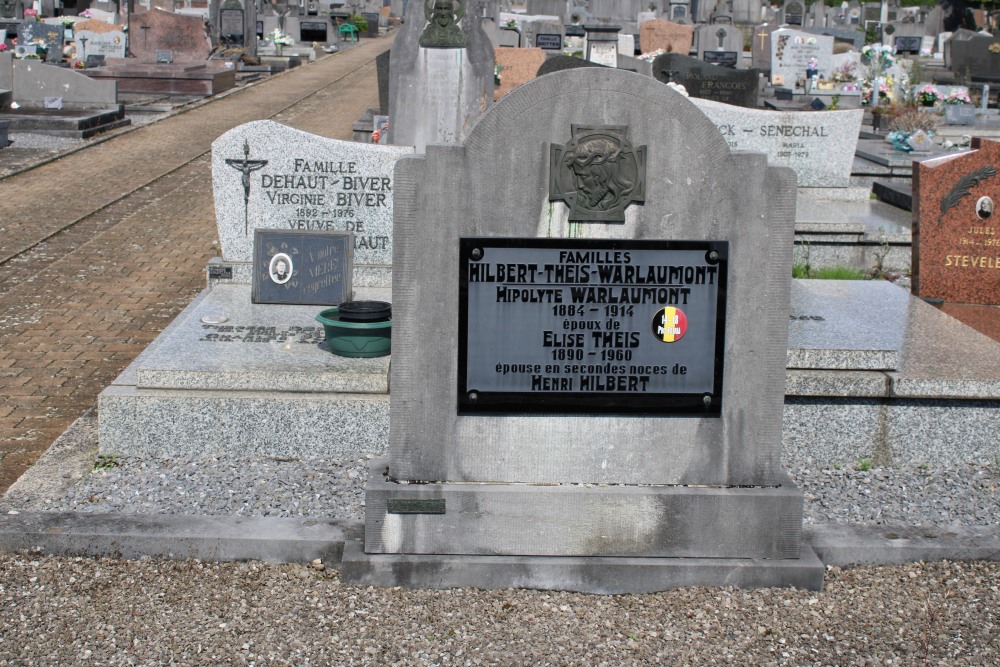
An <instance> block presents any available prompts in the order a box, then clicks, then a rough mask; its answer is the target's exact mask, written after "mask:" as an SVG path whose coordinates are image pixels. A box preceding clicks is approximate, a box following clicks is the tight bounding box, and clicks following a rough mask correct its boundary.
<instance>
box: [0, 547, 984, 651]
mask: <svg viewBox="0 0 1000 667" xmlns="http://www.w3.org/2000/svg"><path fill="white" fill-rule="evenodd" d="M0 573H2V583H0V665H17V666H18V667H28V666H32V665H261V666H263V665H296V666H305V665H503V666H510V665H533V666H543V665H587V666H588V667H591V666H597V665H606V666H614V667H618V666H621V665H657V664H668V665H949V666H950V665H976V666H980V667H983V666H986V665H996V664H1000V628H998V620H1000V611H998V609H1000V593H998V584H997V582H998V581H1000V563H971V564H961V563H952V562H944V563H933V564H922V563H918V564H913V565H906V566H901V567H878V568H868V567H865V568H854V569H849V570H842V569H839V568H829V569H828V571H827V578H826V589H825V590H824V591H823V592H822V593H814V592H807V591H794V590H787V589H763V590H757V591H743V590H736V589H732V588H721V589H705V588H687V589H680V590H676V591H669V592H666V593H658V594H654V595H642V596H638V595H625V596H591V595H581V594H575V593H545V592H538V591H526V590H503V591H479V590H471V589H453V590H448V591H410V590H401V589H396V588H393V589H375V588H355V587H350V586H346V585H343V584H342V583H341V582H340V580H339V578H338V576H337V573H336V572H335V571H333V570H325V571H318V570H316V569H312V568H310V567H308V566H302V565H281V566H276V565H263V564H260V563H203V562H197V561H157V560H151V559H143V560H139V561H132V562H129V561H119V560H109V559H99V560H94V559H86V558H40V557H39V558H32V557H25V556H0Z"/></svg>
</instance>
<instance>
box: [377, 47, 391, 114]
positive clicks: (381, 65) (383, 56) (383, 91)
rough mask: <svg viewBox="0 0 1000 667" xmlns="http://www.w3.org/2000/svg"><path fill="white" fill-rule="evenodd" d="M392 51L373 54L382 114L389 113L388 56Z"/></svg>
mask: <svg viewBox="0 0 1000 667" xmlns="http://www.w3.org/2000/svg"><path fill="white" fill-rule="evenodd" d="M391 55H392V53H391V50H390V51H383V52H382V53H380V54H378V55H377V56H375V73H376V75H377V76H378V106H379V111H381V112H382V114H383V115H386V116H388V115H389V58H390V57H391Z"/></svg>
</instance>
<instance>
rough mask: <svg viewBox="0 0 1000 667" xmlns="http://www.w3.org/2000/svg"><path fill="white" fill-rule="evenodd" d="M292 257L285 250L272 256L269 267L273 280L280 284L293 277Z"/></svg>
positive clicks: (268, 270) (269, 273)
mask: <svg viewBox="0 0 1000 667" xmlns="http://www.w3.org/2000/svg"><path fill="white" fill-rule="evenodd" d="M293 270H294V268H293V267H292V258H291V257H289V256H288V255H286V254H285V253H283V252H279V253H278V254H277V255H275V256H274V257H272V258H271V263H270V264H269V265H268V267H267V272H268V275H270V276H271V280H272V281H274V282H275V283H276V284H278V285H284V284H285V283H287V282H288V281H289V280H291V278H292V271H293Z"/></svg>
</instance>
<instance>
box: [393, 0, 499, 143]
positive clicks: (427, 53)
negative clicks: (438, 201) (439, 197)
mask: <svg viewBox="0 0 1000 667" xmlns="http://www.w3.org/2000/svg"><path fill="white" fill-rule="evenodd" d="M444 5H448V6H452V7H454V5H452V4H451V3H450V2H449V0H439V2H438V3H437V5H436V7H437V11H438V14H443V13H446V12H445V10H446V9H447V8H446V7H444ZM457 6H458V7H463V6H464V5H463V3H459V4H458V5H457ZM455 11H457V10H455V9H454V8H453V9H452V12H453V14H452V21H451V23H449V25H448V26H447V27H441V26H440V24H439V23H440V22H436V23H434V24H433V25H437V26H438V28H437V29H433V28H431V25H432V24H431V23H430V21H428V20H426V18H425V16H424V12H425V6H422V5H421V4H420V3H415V2H411V3H410V4H409V9H408V11H407V17H406V19H407V20H406V23H404V24H403V28H402V30H401V31H400V33H399V34H398V35H397V36H396V39H395V42H394V43H393V46H392V55H391V56H390V67H389V76H390V82H389V118H390V125H389V133H390V137H389V140H390V141H391V142H392V143H393V144H397V145H401V146H414V147H416V150H417V152H423V151H424V150H425V149H426V147H427V145H428V144H436V143H451V142H457V141H461V140H462V139H463V138H465V136H466V134H467V133H468V131H469V130H470V129H471V127H472V125H473V124H474V123H475V121H476V119H477V118H479V116H481V115H482V114H483V112H484V111H485V110H486V109H487V108H489V106H490V105H491V104H492V103H493V87H494V84H493V79H494V59H493V58H494V56H493V44H492V43H491V42H490V40H489V37H487V35H486V33H485V32H483V28H482V22H481V21H480V18H479V16H473V15H470V14H468V13H464V16H463V17H461V18H463V20H462V21H458V18H459V14H455V13H454V12H455ZM432 16H434V15H433V14H432ZM457 33H460V34H461V36H460V37H459V36H458V34H457ZM438 41H440V42H441V43H445V42H447V43H449V44H452V45H451V46H422V44H431V43H436V42H438ZM458 42H463V44H464V45H463V46H461V47H459V46H455V44H458Z"/></svg>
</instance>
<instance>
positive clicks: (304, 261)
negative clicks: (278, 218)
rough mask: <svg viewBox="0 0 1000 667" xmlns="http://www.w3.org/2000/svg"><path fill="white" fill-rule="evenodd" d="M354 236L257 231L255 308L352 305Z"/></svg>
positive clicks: (254, 257)
mask: <svg viewBox="0 0 1000 667" xmlns="http://www.w3.org/2000/svg"><path fill="white" fill-rule="evenodd" d="M353 269H354V232H331V231H315V230H312V231H305V230H294V231H286V230H280V229H258V230H256V231H255V232H254V240H253V290H252V296H251V301H253V303H283V304H302V305H315V306H335V305H337V304H339V303H341V302H343V301H350V300H351V288H352V286H351V283H352V277H353Z"/></svg>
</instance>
